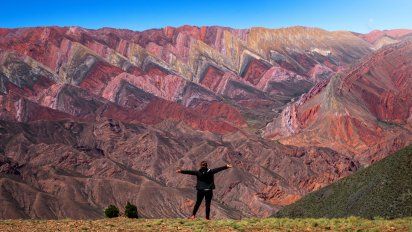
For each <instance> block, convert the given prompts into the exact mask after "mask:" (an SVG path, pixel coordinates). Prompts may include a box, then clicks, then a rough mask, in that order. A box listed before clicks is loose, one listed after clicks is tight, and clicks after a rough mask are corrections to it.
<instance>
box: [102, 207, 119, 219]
mask: <svg viewBox="0 0 412 232" xmlns="http://www.w3.org/2000/svg"><path fill="white" fill-rule="evenodd" d="M104 215H106V217H108V218H114V217H118V216H119V208H117V207H116V206H114V205H109V206H108V207H107V208H106V209H105V210H104Z"/></svg>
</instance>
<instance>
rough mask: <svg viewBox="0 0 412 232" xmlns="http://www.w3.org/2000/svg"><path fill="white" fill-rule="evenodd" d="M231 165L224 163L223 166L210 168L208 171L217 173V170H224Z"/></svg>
mask: <svg viewBox="0 0 412 232" xmlns="http://www.w3.org/2000/svg"><path fill="white" fill-rule="evenodd" d="M231 167H232V165H231V164H226V165H225V166H222V167H219V168H214V169H211V170H210V172H211V173H213V174H216V173H218V172H220V171H223V170H226V169H228V168H231Z"/></svg>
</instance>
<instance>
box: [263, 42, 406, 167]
mask: <svg viewBox="0 0 412 232" xmlns="http://www.w3.org/2000/svg"><path fill="white" fill-rule="evenodd" d="M411 89H412V42H411V41H406V42H401V43H397V44H393V45H389V46H386V47H384V48H382V49H380V50H378V51H377V52H375V53H373V54H372V55H370V56H367V57H365V58H364V59H362V60H361V61H359V62H358V63H357V64H356V65H354V66H353V67H352V68H351V69H348V70H346V71H345V72H343V73H340V74H337V75H335V76H334V77H332V78H331V79H330V81H324V82H322V83H319V84H318V85H317V86H315V87H314V88H312V89H311V90H310V91H309V92H308V93H306V94H304V95H302V97H301V98H300V99H299V100H298V101H296V102H294V103H292V104H289V105H288V106H287V107H286V108H285V109H284V110H283V112H282V113H281V114H280V115H279V116H278V117H277V118H275V119H274V120H273V122H272V123H270V124H268V125H267V127H266V130H265V136H266V137H268V138H272V139H278V140H279V141H280V142H281V143H284V144H293V145H298V146H309V145H316V146H323V147H330V148H332V149H335V150H337V151H340V152H343V153H349V154H353V155H355V156H357V159H359V160H360V161H361V162H363V163H370V162H373V161H375V160H379V159H380V158H382V157H384V156H385V155H387V154H388V153H390V152H394V151H396V150H398V149H400V148H402V147H403V146H404V145H407V144H409V143H410V142H411V140H412V130H411V128H412V121H411V118H412V111H411V109H412V91H411Z"/></svg>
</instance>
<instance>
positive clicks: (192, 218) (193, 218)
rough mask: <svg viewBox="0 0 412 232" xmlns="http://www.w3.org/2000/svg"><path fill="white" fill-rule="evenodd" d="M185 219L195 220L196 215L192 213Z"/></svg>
mask: <svg viewBox="0 0 412 232" xmlns="http://www.w3.org/2000/svg"><path fill="white" fill-rule="evenodd" d="M187 219H190V220H195V219H196V216H195V215H192V216H190V217H188V218H187Z"/></svg>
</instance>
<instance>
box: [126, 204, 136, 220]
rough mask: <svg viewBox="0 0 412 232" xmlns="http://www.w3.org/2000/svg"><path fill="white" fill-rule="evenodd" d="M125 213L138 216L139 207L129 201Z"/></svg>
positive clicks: (133, 216) (130, 216)
mask: <svg viewBox="0 0 412 232" xmlns="http://www.w3.org/2000/svg"><path fill="white" fill-rule="evenodd" d="M124 215H126V217H128V218H138V217H139V215H138V214H137V207H136V206H135V205H132V204H130V202H127V204H126V207H124Z"/></svg>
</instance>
